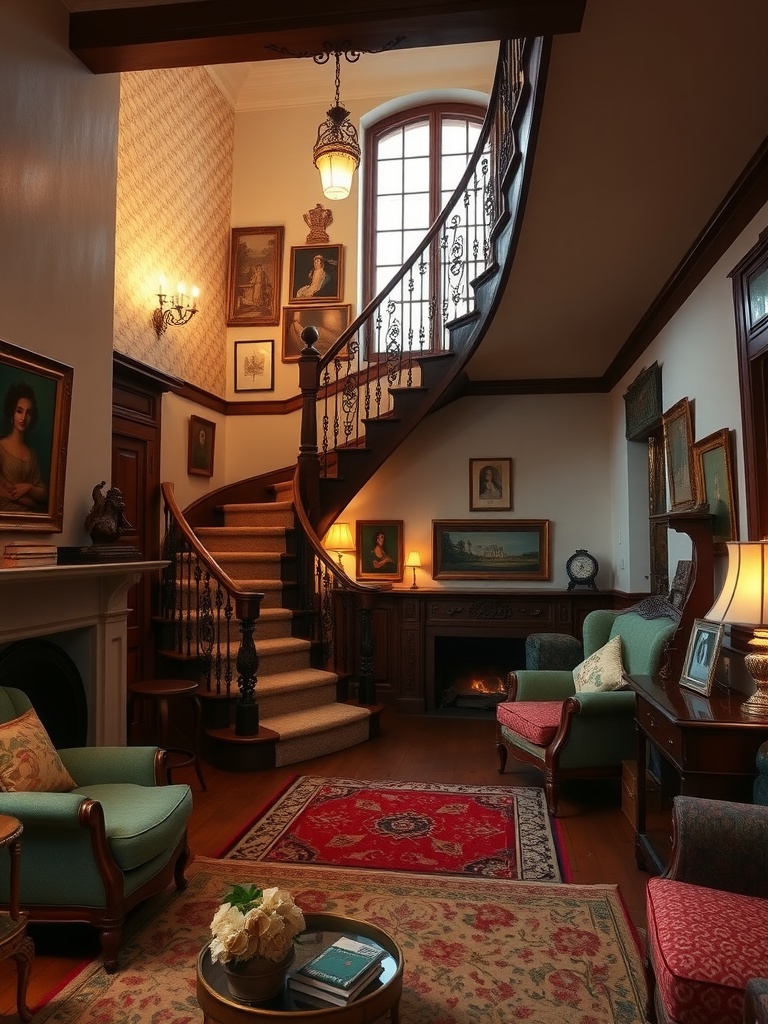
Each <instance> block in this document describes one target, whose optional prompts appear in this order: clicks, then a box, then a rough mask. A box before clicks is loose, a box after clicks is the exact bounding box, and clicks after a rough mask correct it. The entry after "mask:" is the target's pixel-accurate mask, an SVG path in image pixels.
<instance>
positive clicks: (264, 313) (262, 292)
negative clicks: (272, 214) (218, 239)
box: [227, 227, 285, 327]
mask: <svg viewBox="0 0 768 1024" xmlns="http://www.w3.org/2000/svg"><path fill="white" fill-rule="evenodd" d="M284 235H285V228H283V227H265V228H232V241H231V246H230V252H229V279H228V286H227V327H258V326H259V325H263V326H265V327H276V326H277V325H278V324H279V323H280V300H281V288H282V272H283V238H284Z"/></svg>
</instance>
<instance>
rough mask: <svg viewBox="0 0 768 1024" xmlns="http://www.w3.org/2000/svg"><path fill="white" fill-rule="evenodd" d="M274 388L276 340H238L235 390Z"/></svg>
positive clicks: (271, 389)
mask: <svg viewBox="0 0 768 1024" xmlns="http://www.w3.org/2000/svg"><path fill="white" fill-rule="evenodd" d="M274 390H275V343H274V341H236V342H235V391H274Z"/></svg>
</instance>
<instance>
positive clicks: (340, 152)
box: [312, 50, 360, 199]
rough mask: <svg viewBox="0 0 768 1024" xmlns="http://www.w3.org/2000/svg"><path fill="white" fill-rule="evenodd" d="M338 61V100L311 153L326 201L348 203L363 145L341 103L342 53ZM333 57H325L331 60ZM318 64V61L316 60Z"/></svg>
mask: <svg viewBox="0 0 768 1024" xmlns="http://www.w3.org/2000/svg"><path fill="white" fill-rule="evenodd" d="M333 55H334V57H335V58H336V99H335V102H334V105H333V106H332V107H331V108H330V109H329V110H328V111H327V114H328V117H327V119H326V120H325V121H323V123H322V124H321V125H320V126H319V127H318V129H317V141H316V142H315V148H314V149H313V151H312V162H313V163H314V165H315V167H316V168H317V169H318V171H319V172H320V182H321V185H322V189H323V195H324V196H325V198H326V199H346V198H347V196H348V195H349V193H350V190H351V188H352V179H353V178H354V176H355V171H356V170H357V167H358V164H359V163H360V143H359V142H358V140H357V131H356V129H355V126H354V125H353V124H352V122H351V121H350V120H349V111H348V110H347V109H346V107H344V106H342V104H341V102H340V101H339V91H340V89H341V52H340V51H339V50H335V51H334V52H333ZM345 56H346V59H347V60H350V61H352V60H357V59H358V58H359V56H360V54H359V53H353V54H346V55H345ZM329 57H330V54H325V55H324V58H325V60H328V59H329ZM315 60H316V61H318V62H319V59H318V58H317V57H316V58H315Z"/></svg>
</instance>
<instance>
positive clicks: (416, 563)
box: [405, 551, 421, 590]
mask: <svg viewBox="0 0 768 1024" xmlns="http://www.w3.org/2000/svg"><path fill="white" fill-rule="evenodd" d="M405 564H406V566H407V568H409V569H412V570H413V583H412V584H411V590H418V589H419V587H418V584H417V583H416V570H417V569H420V568H421V556H420V555H419V552H418V551H409V552H408V557H407V558H406V560H405Z"/></svg>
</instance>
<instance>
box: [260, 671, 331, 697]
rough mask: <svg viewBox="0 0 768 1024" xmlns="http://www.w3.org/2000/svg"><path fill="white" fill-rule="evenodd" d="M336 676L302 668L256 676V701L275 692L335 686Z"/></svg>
mask: <svg viewBox="0 0 768 1024" xmlns="http://www.w3.org/2000/svg"><path fill="white" fill-rule="evenodd" d="M338 678H339V677H338V676H337V675H336V673H335V672H326V671H325V669H322V668H302V669H297V670H295V671H292V672H269V673H267V674H265V675H259V674H257V677H256V699H257V700H258V699H259V698H260V697H261V695H262V694H266V693H275V692H277V691H288V690H300V689H306V688H308V687H313V686H328V685H329V684H333V685H335V684H336V681H337V680H338Z"/></svg>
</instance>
